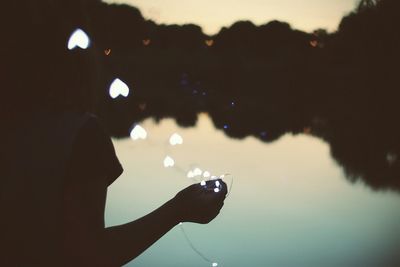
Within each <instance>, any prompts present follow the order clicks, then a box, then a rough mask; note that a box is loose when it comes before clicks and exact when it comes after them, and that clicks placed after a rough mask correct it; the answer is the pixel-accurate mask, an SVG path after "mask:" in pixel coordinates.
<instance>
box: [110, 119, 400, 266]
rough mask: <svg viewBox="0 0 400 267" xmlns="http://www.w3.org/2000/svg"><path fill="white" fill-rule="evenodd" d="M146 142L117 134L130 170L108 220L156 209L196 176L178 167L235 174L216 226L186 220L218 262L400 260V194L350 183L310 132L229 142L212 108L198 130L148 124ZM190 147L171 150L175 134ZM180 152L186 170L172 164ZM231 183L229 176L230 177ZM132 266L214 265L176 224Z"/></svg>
mask: <svg viewBox="0 0 400 267" xmlns="http://www.w3.org/2000/svg"><path fill="white" fill-rule="evenodd" d="M141 125H142V126H143V127H144V128H145V129H146V130H147V131H148V133H149V136H148V139H147V140H145V141H132V140H131V139H119V140H114V145H115V147H116V151H117V154H118V156H119V159H120V161H121V163H122V164H123V166H124V169H125V172H124V174H123V175H122V176H121V177H120V178H119V179H118V180H117V181H116V182H115V183H114V184H113V185H111V186H110V188H109V192H108V200H107V207H106V223H107V225H108V226H111V225H116V224H121V223H126V222H128V221H130V220H134V219H136V218H139V217H141V216H143V215H144V214H146V213H148V212H151V211H152V210H154V209H155V208H157V207H158V206H160V205H161V204H163V203H164V202H165V201H167V200H168V199H170V198H171V197H173V196H174V195H175V194H176V192H178V191H179V190H180V189H182V188H184V187H186V186H187V185H189V184H190V183H191V181H190V180H189V179H188V178H186V175H185V174H184V173H183V172H182V171H181V170H189V169H190V168H193V167H200V168H201V169H203V170H208V171H210V172H211V173H213V174H222V173H227V172H229V173H231V174H233V176H234V185H233V188H232V192H231V194H230V196H229V197H228V198H227V200H226V201H225V207H224V208H223V210H222V212H221V214H220V216H219V217H218V218H217V219H216V220H214V221H213V222H211V223H210V224H209V225H196V224H185V229H186V231H187V233H188V235H189V236H190V238H191V239H192V241H193V242H194V243H195V244H196V246H197V247H198V248H199V249H200V250H201V251H202V252H204V254H206V255H207V256H208V257H210V258H211V259H213V260H215V261H216V262H218V263H219V266H226V267H243V266H257V267H263V266H272V267H302V266H304V267H314V266H315V267H339V266H340V267H358V266H365V267H367V266H371V267H372V266H374V267H375V266H376V267H383V266H392V267H394V266H396V264H398V263H400V255H399V254H400V253H399V252H400V249H399V248H400V234H399V233H400V195H399V194H398V193H393V192H375V191H373V190H371V189H370V188H368V187H367V186H365V185H364V184H362V183H355V184H352V183H350V182H349V181H348V180H347V179H346V177H345V175H344V173H343V170H342V168H341V167H340V166H339V165H338V164H337V163H336V162H335V161H334V160H333V159H332V158H331V156H330V148H329V145H328V144H327V143H325V142H323V141H321V140H320V139H317V138H315V137H312V136H309V135H296V136H293V135H289V134H288V135H284V136H282V137H281V138H280V139H279V140H278V141H276V142H273V143H263V142H261V141H259V140H257V139H255V138H247V139H244V140H236V139H231V138H228V137H227V136H225V135H224V134H223V133H222V132H221V131H218V130H216V129H215V128H214V127H213V125H212V122H211V121H210V119H209V117H208V116H207V115H206V114H201V115H200V116H199V121H198V124H197V126H196V127H195V128H180V127H179V126H177V125H176V124H175V122H174V121H173V120H172V119H166V120H162V121H161V122H160V123H159V124H157V123H155V122H154V121H153V120H152V119H149V120H146V121H144V122H143V123H142V124H141ZM175 132H177V133H179V134H181V135H182V137H183V138H184V144H183V145H181V146H178V147H171V146H170V145H169V144H168V139H169V137H170V136H171V135H172V134H173V133H175ZM166 155H169V156H171V157H173V158H174V159H175V161H176V164H177V166H178V167H179V168H175V169H166V168H164V166H163V160H164V158H165V156H166ZM227 182H228V183H230V179H227ZM126 266H131V267H135V266H144V267H153V266H164V267H176V266H194V267H203V266H210V264H208V263H207V262H204V261H203V260H202V259H201V258H199V257H198V256H197V255H196V254H195V253H194V252H193V251H192V250H191V249H190V247H189V246H188V245H187V243H186V242H185V239H184V237H183V235H182V233H181V231H180V230H179V228H178V227H176V228H174V229H173V230H172V231H170V232H169V233H168V234H167V235H165V236H164V237H163V238H162V239H161V240H160V241H159V242H157V243H156V244H155V245H154V246H153V247H151V248H150V249H149V250H147V251H146V252H145V253H143V254H142V255H141V256H140V257H138V258H137V259H136V260H135V261H133V262H131V263H129V264H127V265H126ZM397 266H399V265H397Z"/></svg>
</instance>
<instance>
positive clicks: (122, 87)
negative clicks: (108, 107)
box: [109, 78, 130, 99]
mask: <svg viewBox="0 0 400 267" xmlns="http://www.w3.org/2000/svg"><path fill="white" fill-rule="evenodd" d="M129 91H130V90H129V87H128V85H127V84H126V83H124V82H123V81H122V80H121V79H118V78H117V79H115V80H114V81H113V82H112V83H111V85H110V90H109V93H110V96H111V98H113V99H115V98H117V97H119V96H123V97H128V95H129Z"/></svg>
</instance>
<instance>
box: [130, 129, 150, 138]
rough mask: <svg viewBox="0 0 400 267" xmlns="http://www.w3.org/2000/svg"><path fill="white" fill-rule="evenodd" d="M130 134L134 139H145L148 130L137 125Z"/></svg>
mask: <svg viewBox="0 0 400 267" xmlns="http://www.w3.org/2000/svg"><path fill="white" fill-rule="evenodd" d="M130 136H131V138H132V139H133V140H139V139H143V140H144V139H146V138H147V132H146V130H145V129H144V128H143V127H142V126H140V125H136V126H135V127H134V128H133V129H132V131H131V134H130Z"/></svg>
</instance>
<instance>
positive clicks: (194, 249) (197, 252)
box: [179, 223, 213, 263]
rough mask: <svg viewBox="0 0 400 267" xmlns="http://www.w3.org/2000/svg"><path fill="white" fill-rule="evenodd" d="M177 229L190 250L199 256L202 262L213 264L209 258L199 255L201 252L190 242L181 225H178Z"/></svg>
mask: <svg viewBox="0 0 400 267" xmlns="http://www.w3.org/2000/svg"><path fill="white" fill-rule="evenodd" d="M179 228H180V229H181V232H182V234H183V236H184V237H185V239H186V242H187V243H188V245H189V246H190V247H191V249H192V250H193V251H194V252H195V253H196V254H197V255H199V256H200V257H201V258H202V259H203V260H204V261H206V262H208V263H213V262H212V261H211V260H210V259H209V258H207V257H206V256H205V255H204V254H203V253H201V251H199V250H198V249H197V248H196V246H195V245H194V244H193V242H192V241H191V240H190V238H189V236H188V235H187V233H186V231H185V228H184V227H183V224H182V223H180V224H179Z"/></svg>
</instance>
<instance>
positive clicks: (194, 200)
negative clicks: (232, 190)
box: [173, 179, 227, 224]
mask: <svg viewBox="0 0 400 267" xmlns="http://www.w3.org/2000/svg"><path fill="white" fill-rule="evenodd" d="M216 181H219V182H220V187H219V188H220V191H219V192H214V190H213V188H214V187H215V186H214V184H215V182H216ZM206 187H208V188H206ZM226 194H227V186H226V184H225V183H224V182H223V181H222V180H221V179H218V180H212V181H207V182H206V186H201V185H200V184H193V185H191V186H189V187H187V188H185V189H183V190H182V191H180V192H179V193H178V194H177V195H176V196H175V197H174V198H173V202H174V204H175V208H176V211H177V213H176V214H177V216H178V220H179V221H180V222H194V223H201V224H206V223H209V222H210V221H212V220H213V219H214V218H215V217H216V216H217V215H218V214H219V211H220V210H221V208H222V206H223V205H224V199H225V197H226Z"/></svg>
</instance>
